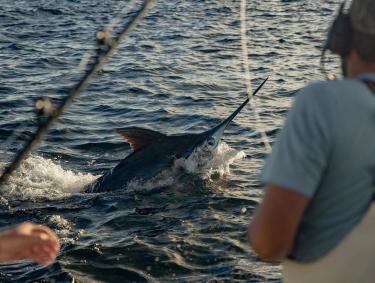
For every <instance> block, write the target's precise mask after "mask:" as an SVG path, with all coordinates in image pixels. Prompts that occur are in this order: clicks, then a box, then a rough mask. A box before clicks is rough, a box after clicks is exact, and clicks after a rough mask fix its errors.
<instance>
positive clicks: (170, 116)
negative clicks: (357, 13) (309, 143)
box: [0, 0, 340, 282]
mask: <svg viewBox="0 0 375 283" xmlns="http://www.w3.org/2000/svg"><path fill="white" fill-rule="evenodd" d="M247 2H248V3H247V10H246V12H247V13H246V15H247V21H246V22H247V43H248V49H249V50H248V52H249V54H248V59H249V66H250V71H251V72H250V73H251V83H252V85H253V88H255V87H256V86H257V84H259V83H260V82H261V81H262V79H263V78H265V77H266V76H267V75H268V74H272V75H271V78H270V80H269V82H268V83H267V84H266V85H265V86H264V88H263V89H262V90H261V91H260V93H259V95H258V98H257V100H256V112H257V113H258V114H259V119H258V120H257V119H256V118H255V116H254V113H253V109H252V107H250V106H249V107H246V108H245V109H243V110H242V112H241V113H240V114H239V115H238V116H237V117H236V119H235V120H234V122H233V123H231V125H230V126H229V127H228V129H227V131H226V133H225V135H224V139H223V141H222V143H221V144H220V146H219V148H218V150H217V152H216V153H215V155H214V158H213V159H212V160H208V161H207V164H206V166H204V167H203V168H202V167H200V166H197V163H196V161H195V160H194V159H190V160H188V161H186V162H185V163H184V164H183V167H184V168H185V170H184V173H183V174H175V172H174V170H173V168H172V170H170V171H167V172H163V174H161V175H160V176H158V178H157V179H154V180H152V181H146V182H133V183H132V184H129V188H128V189H127V190H124V191H116V192H111V193H98V194H88V193H84V192H83V188H84V187H85V185H87V184H89V183H90V182H92V181H93V180H95V178H97V177H98V176H100V175H101V174H102V173H103V172H105V171H106V170H108V169H110V168H112V167H113V166H115V165H116V164H117V163H118V162H119V161H120V160H122V159H123V158H124V157H126V156H127V155H128V154H129V153H130V152H131V149H130V147H129V145H128V144H127V143H126V142H125V141H124V140H123V139H122V138H121V137H120V136H119V135H117V134H116V131H115V130H116V129H117V128H121V127H127V126H139V127H146V128H148V129H153V130H157V131H160V132H162V133H166V134H177V133H186V132H192V133H197V132H201V131H203V130H206V129H209V128H210V127H213V126H215V125H216V124H217V123H219V122H220V121H221V120H222V119H224V118H225V117H226V116H227V115H229V114H230V113H231V112H232V111H233V110H234V109H235V108H236V107H237V106H238V105H239V104H240V103H241V102H242V101H243V100H244V99H245V97H246V95H247V94H246V79H245V77H244V68H243V65H242V61H243V59H244V58H243V56H242V51H241V35H240V24H241V21H240V16H239V15H240V1H239V0H236V1H234V0H233V1H232V0H225V1H212V0H206V1H204V0H183V1H179V0H170V1H165V0H161V1H158V2H157V3H156V5H155V6H154V7H153V9H152V10H151V11H150V12H149V14H148V15H147V17H146V18H145V19H144V20H143V21H141V22H140V24H139V25H138V26H137V27H136V29H134V30H133V31H132V32H131V34H130V36H129V37H128V38H127V39H126V40H125V41H124V42H123V43H122V44H121V46H120V48H119V49H118V50H117V52H116V53H115V54H114V56H113V57H112V58H111V59H110V60H109V62H108V64H106V65H105V67H104V68H103V69H102V70H101V71H100V72H99V74H98V76H97V77H96V78H95V79H94V81H93V82H92V83H91V84H90V85H89V87H88V88H87V90H86V91H84V92H83V93H81V94H80V96H79V98H78V99H77V100H76V101H75V102H74V103H73V105H72V106H71V107H70V108H69V109H68V110H67V111H66V112H65V113H64V114H63V115H62V116H61V118H60V119H59V122H58V123H57V124H55V125H54V127H53V128H52V129H51V130H50V131H49V133H48V136H47V137H46V139H45V140H44V141H43V143H42V144H41V145H40V146H39V147H38V148H37V150H35V151H34V152H33V153H32V154H31V155H30V156H29V158H28V159H27V160H26V161H25V162H24V163H23V164H22V166H21V167H20V168H19V170H17V172H16V173H15V174H14V175H13V176H12V177H11V179H10V180H9V182H8V183H7V184H5V185H4V186H2V187H1V197H0V227H6V226H9V225H14V224H15V223H19V222H22V221H26V220H27V221H33V222H37V223H44V224H47V225H48V226H49V227H51V228H52V229H53V230H54V231H55V232H56V233H57V234H58V235H59V237H60V238H61V242H62V249H61V252H60V253H59V255H58V257H57V259H56V261H55V262H54V263H52V264H51V265H50V266H48V267H46V268H45V267H41V266H38V265H35V264H33V263H31V262H27V261H24V262H18V263H9V264H1V265H0V281H1V282H280V278H281V273H280V272H281V269H280V266H279V265H278V264H269V263H263V262H261V261H259V259H258V258H257V257H256V255H255V254H254V253H253V252H252V251H251V249H250V248H249V246H248V245H247V242H246V229H247V225H248V223H249V221H250V219H251V217H252V214H253V211H254V209H255V207H256V205H257V203H258V202H259V201H260V198H261V196H262V187H261V184H260V181H259V174H260V171H261V168H262V165H263V163H264V159H265V157H266V155H267V150H266V148H265V146H264V144H263V141H262V139H261V137H260V133H261V132H264V133H266V134H267V136H268V139H269V142H270V143H272V142H273V140H274V139H275V136H276V133H277V131H278V130H279V129H280V127H281V125H282V123H283V119H284V118H285V115H286V113H287V111H288V109H289V108H290V105H291V103H292V100H293V97H294V96H295V93H296V91H297V90H298V89H299V88H301V87H302V86H303V85H304V84H306V83H307V82H309V81H313V80H321V79H323V76H322V74H321V72H320V69H319V56H320V48H321V46H322V44H323V41H324V38H325V33H326V29H327V27H328V25H329V23H330V22H331V19H332V16H333V15H334V13H335V10H336V8H337V7H338V4H339V3H340V1H338V0H330V1H322V0H318V1H307V0H300V1H297V0H295V1H293V0H289V1H287V0H283V1H280V0H267V1H261V0H254V1H247ZM140 3H141V2H140V1H119V0H102V1H97V0H61V1H56V0H40V1H21V0H14V1H7V0H0V98H1V99H0V152H1V156H0V167H1V168H4V166H5V165H6V164H7V162H9V161H10V160H11V159H12V157H13V154H14V153H15V152H16V151H17V150H19V149H20V148H22V146H23V144H24V142H25V141H26V140H28V139H29V137H30V135H31V133H32V132H33V131H34V130H35V128H36V126H37V125H38V119H37V117H36V115H35V113H34V108H33V107H34V102H35V100H36V99H37V98H40V97H45V96H48V97H51V98H52V99H53V101H54V103H59V101H61V99H62V98H63V97H64V95H65V94H66V92H67V91H68V90H69V88H70V87H71V86H72V85H74V83H75V82H77V81H78V80H79V78H80V77H81V76H82V75H83V72H84V70H85V68H87V66H86V65H85V63H86V62H87V64H88V65H90V62H91V61H90V58H91V59H92V57H90V56H92V55H93V53H94V50H95V49H96V48H97V47H96V45H95V38H94V36H95V32H96V31H97V30H98V29H100V28H101V27H103V26H104V25H106V24H108V23H112V25H113V26H114V27H113V29H114V32H116V31H118V29H119V27H120V26H121V24H122V23H124V22H126V21H127V20H128V19H129V17H131V16H132V15H133V12H134V10H135V9H136V8H137V7H139V5H140ZM82 58H83V59H82ZM328 61H330V62H329V63H328V64H327V67H328V70H329V71H336V70H337V63H338V62H337V60H334V58H329V59H328ZM180 165H181V164H180ZM180 173H181V172H180Z"/></svg>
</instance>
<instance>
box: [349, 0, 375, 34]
mask: <svg viewBox="0 0 375 283" xmlns="http://www.w3.org/2000/svg"><path fill="white" fill-rule="evenodd" d="M350 19H351V22H352V26H353V28H354V30H356V31H359V32H361V33H364V34H368V35H375V0H353V1H352V5H351V7H350Z"/></svg>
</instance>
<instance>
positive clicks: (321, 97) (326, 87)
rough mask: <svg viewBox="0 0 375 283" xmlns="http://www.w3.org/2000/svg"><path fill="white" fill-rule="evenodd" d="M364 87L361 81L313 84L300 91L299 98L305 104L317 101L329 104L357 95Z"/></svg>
mask: <svg viewBox="0 0 375 283" xmlns="http://www.w3.org/2000/svg"><path fill="white" fill-rule="evenodd" d="M361 87H363V86H362V84H361V82H360V81H359V80H353V79H344V80H332V81H316V82H312V83H310V84H309V85H307V86H305V87H304V88H302V89H300V90H299V92H298V94H297V97H298V99H299V100H303V101H304V102H305V103H310V102H313V101H316V102H318V103H319V104H320V102H326V103H329V101H335V100H336V99H344V97H350V96H353V95H355V94H356V93H357V92H358V91H359V90H360V88H361Z"/></svg>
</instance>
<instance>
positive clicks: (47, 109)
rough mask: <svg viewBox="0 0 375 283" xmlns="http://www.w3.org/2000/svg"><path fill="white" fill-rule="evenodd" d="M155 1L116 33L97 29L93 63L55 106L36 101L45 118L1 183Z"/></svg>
mask: <svg viewBox="0 0 375 283" xmlns="http://www.w3.org/2000/svg"><path fill="white" fill-rule="evenodd" d="M154 2H156V0H145V1H144V2H143V4H142V6H141V7H140V9H139V10H138V11H137V12H135V15H134V16H133V18H132V19H131V20H130V21H129V22H128V23H127V24H126V25H125V26H124V28H123V29H122V30H121V31H120V32H119V34H118V36H117V37H115V38H113V37H112V35H111V31H110V30H109V29H107V28H103V29H102V30H100V31H98V32H97V33H96V41H97V44H98V45H99V48H97V50H96V54H95V55H96V57H95V63H94V64H93V65H92V67H91V68H90V69H89V70H87V72H86V73H85V74H84V75H83V77H82V78H81V79H80V81H79V82H78V83H77V84H75V85H74V86H73V87H72V88H71V89H70V91H69V92H68V94H67V96H66V97H65V98H64V100H63V101H62V103H61V104H60V105H59V106H58V107H57V108H54V107H53V106H52V102H51V101H50V100H49V99H48V98H44V99H40V100H38V101H37V102H36V103H35V108H36V111H37V114H40V115H43V114H46V115H47V119H46V121H45V123H43V124H40V126H39V127H38V129H37V130H36V131H35V133H34V134H33V135H32V137H31V139H30V141H29V142H27V143H26V144H25V146H24V148H23V149H22V150H21V151H19V152H18V153H17V155H16V156H15V158H14V159H13V161H12V163H11V164H10V165H9V166H8V167H7V168H6V169H5V170H4V172H3V173H2V175H1V177H0V186H1V185H2V184H3V183H4V182H5V181H6V180H7V179H8V178H9V176H10V175H11V174H12V173H13V171H14V170H16V169H17V168H18V166H19V165H20V163H21V162H22V160H24V159H25V158H26V156H27V155H28V154H29V153H30V152H31V151H32V150H33V149H34V148H35V147H36V146H37V144H38V143H39V142H40V141H41V140H42V138H43V137H44V136H45V135H46V134H47V132H48V130H49V128H51V126H52V124H53V123H54V122H55V121H56V120H57V119H58V118H59V116H60V115H61V114H62V113H63V112H64V110H65V109H66V108H67V107H68V106H69V105H70V104H71V103H72V102H73V100H74V99H75V98H76V97H77V95H78V94H79V93H80V92H82V91H83V90H84V89H85V88H86V87H87V85H88V83H89V82H90V81H91V80H92V79H93V78H94V76H95V75H96V74H97V72H98V71H99V70H100V69H101V68H102V67H103V65H104V64H105V63H106V62H107V60H108V58H109V57H110V56H111V55H112V54H113V52H114V51H115V50H116V48H117V47H118V46H119V44H120V42H121V41H122V40H123V39H124V38H125V37H126V36H127V35H128V34H129V32H130V31H131V30H132V29H133V28H134V27H135V26H136V25H137V23H138V22H139V21H140V20H141V19H143V18H144V16H145V15H146V14H147V12H148V10H149V9H150V8H151V6H152V4H153V3H154Z"/></svg>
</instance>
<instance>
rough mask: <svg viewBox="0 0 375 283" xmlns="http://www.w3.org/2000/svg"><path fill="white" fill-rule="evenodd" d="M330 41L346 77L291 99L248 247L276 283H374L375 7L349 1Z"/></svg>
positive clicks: (269, 162) (365, 1)
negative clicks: (278, 276)
mask: <svg viewBox="0 0 375 283" xmlns="http://www.w3.org/2000/svg"><path fill="white" fill-rule="evenodd" d="M343 22H344V23H345V24H346V27H345V28H343V26H342V23H343ZM343 30H344V32H343ZM349 34H350V36H348V37H347V38H345V37H346V36H347V35H349ZM329 36H330V38H329V39H328V49H330V50H332V51H334V52H335V53H338V54H340V56H341V60H342V63H343V64H342V65H343V72H344V76H345V78H344V79H343V80H336V81H326V82H319V83H315V84H312V85H309V86H307V87H305V88H303V89H302V90H301V91H300V92H299V94H298V96H297V99H296V101H295V103H294V105H293V107H292V109H291V110H290V112H289V114H288V118H287V120H286V122H285V125H284V128H283V129H282V131H281V133H280V134H279V136H278V139H277V141H276V143H275V145H274V147H273V151H272V153H271V155H270V156H269V157H268V159H267V161H266V165H265V168H264V172H263V180H264V182H265V185H266V186H265V195H264V198H263V201H262V203H261V204H260V205H259V207H258V209H257V210H256V213H255V215H254V217H253V220H252V222H251V224H250V226H249V232H248V240H249V243H250V245H251V246H252V247H253V249H254V251H255V252H256V253H257V254H258V255H259V256H260V257H261V258H262V259H264V260H268V261H282V262H283V268H284V272H283V280H284V282H306V283H307V282H319V283H323V282H329V283H334V282H340V283H341V282H361V283H363V282H365V283H366V282H375V266H374V262H375V205H374V204H372V203H373V202H372V200H373V196H374V194H375V87H374V86H375V1H374V0H353V2H352V5H351V7H350V11H349V15H344V14H341V15H340V17H339V20H338V21H336V23H335V25H334V26H333V28H332V31H331V33H330V35H329ZM342 36H344V40H342V39H343V38H342ZM332 37H333V38H332ZM343 42H344V43H343ZM336 44H338V45H339V46H338V47H337V46H335V45H336ZM340 45H341V46H340ZM342 45H345V46H342Z"/></svg>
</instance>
